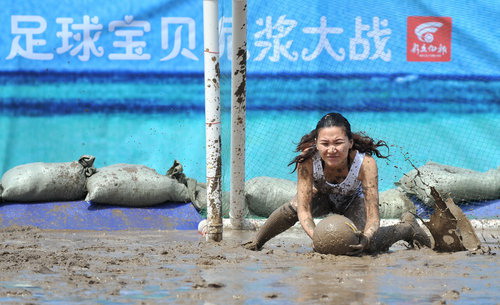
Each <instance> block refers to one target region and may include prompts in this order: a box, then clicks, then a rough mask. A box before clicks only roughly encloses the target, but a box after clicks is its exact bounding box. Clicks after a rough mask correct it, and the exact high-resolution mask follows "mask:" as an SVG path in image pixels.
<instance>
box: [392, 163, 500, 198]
mask: <svg viewBox="0 0 500 305" xmlns="http://www.w3.org/2000/svg"><path fill="white" fill-rule="evenodd" d="M396 185H398V186H400V187H401V188H402V189H403V190H404V191H405V192H406V193H408V194H410V195H415V196H416V197H417V198H418V199H419V200H420V201H422V202H423V203H424V204H425V205H427V206H429V207H433V206H434V198H433V197H432V195H431V190H430V188H431V187H434V188H436V190H437V191H438V192H439V193H440V194H442V195H443V196H449V197H451V198H452V199H453V201H454V202H455V203H457V204H461V203H462V204H463V203H464V202H470V201H481V200H492V199H498V198H500V169H491V170H489V171H487V172H478V171H473V170H469V169H464V168H459V167H454V166H449V165H443V164H439V163H435V162H428V163H427V164H425V165H423V166H421V167H419V168H418V169H414V170H412V171H410V172H408V173H407V174H405V175H404V176H403V177H402V178H401V179H400V180H399V181H398V182H397V183H396Z"/></svg>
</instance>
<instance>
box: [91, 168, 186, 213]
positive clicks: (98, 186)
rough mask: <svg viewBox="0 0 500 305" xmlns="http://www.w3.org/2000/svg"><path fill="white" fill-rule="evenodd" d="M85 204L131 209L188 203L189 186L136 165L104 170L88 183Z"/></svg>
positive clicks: (100, 169) (100, 170) (98, 171)
mask: <svg viewBox="0 0 500 305" xmlns="http://www.w3.org/2000/svg"><path fill="white" fill-rule="evenodd" d="M87 190H88V194H87V197H86V198H85V200H86V201H90V202H92V203H101V204H110V205H121V206H131V207H143V206H152V205H155V204H160V203H164V202H189V194H188V190H187V187H186V185H184V184H182V183H180V182H178V181H177V180H175V179H172V178H170V177H167V176H164V175H160V174H158V173H157V172H156V171H155V170H154V169H152V168H149V167H147V166H144V165H136V164H114V165H110V166H107V167H102V168H99V169H98V170H97V172H96V173H95V174H94V175H93V176H92V177H90V178H89V179H88V180H87Z"/></svg>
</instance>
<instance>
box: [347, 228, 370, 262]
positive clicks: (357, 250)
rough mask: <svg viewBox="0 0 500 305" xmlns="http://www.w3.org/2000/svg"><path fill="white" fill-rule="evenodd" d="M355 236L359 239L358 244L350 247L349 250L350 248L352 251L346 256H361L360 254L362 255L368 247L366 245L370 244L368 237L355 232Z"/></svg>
mask: <svg viewBox="0 0 500 305" xmlns="http://www.w3.org/2000/svg"><path fill="white" fill-rule="evenodd" d="M356 235H358V237H359V243H358V244H357V245H350V246H349V248H351V249H352V251H350V252H348V253H346V254H347V255H351V256H358V255H361V253H363V251H364V250H365V249H366V248H367V247H368V244H369V243H370V239H369V238H368V236H366V235H365V234H363V233H362V232H356Z"/></svg>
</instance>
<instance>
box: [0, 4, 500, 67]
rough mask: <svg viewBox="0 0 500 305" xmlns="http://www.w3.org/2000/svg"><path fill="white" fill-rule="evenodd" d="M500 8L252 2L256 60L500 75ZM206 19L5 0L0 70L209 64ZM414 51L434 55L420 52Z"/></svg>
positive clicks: (224, 34) (168, 8) (139, 8)
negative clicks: (499, 19) (205, 61)
mask: <svg viewBox="0 0 500 305" xmlns="http://www.w3.org/2000/svg"><path fill="white" fill-rule="evenodd" d="M220 6H221V12H220V16H219V17H220V18H219V19H220V22H219V24H220V30H219V32H220V52H221V54H220V56H221V57H224V56H225V57H229V58H228V59H230V54H229V52H228V49H229V48H230V44H231V8H230V1H228V0H224V1H221V2H220ZM499 8H500V5H499V2H498V1H475V2H470V1H458V2H454V3H453V4H451V3H450V2H449V1H444V0H439V1H419V2H418V3H414V2H404V1H382V0H377V1H356V2H352V1H335V3H332V2H327V1H316V2H312V3H307V4H302V3H300V4H299V3H297V2H296V1H277V2H266V3H259V2H255V1H249V8H248V61H249V65H248V69H249V72H250V73H254V72H255V73H264V74H268V73H272V74H276V73H283V72H292V73H334V74H346V73H347V74H349V73H380V72H382V73H393V74H394V73H404V74H439V75H469V76H470V75H483V76H498V75H499V71H500V47H499V45H498V35H499V32H498V31H499V30H498V28H497V27H495V26H494V25H496V24H497V23H498V22H497V20H496V19H497V16H499V15H500V9H499ZM485 12H490V13H488V14H486V13H485ZM414 17H427V18H428V20H423V21H421V22H419V21H418V20H414V19H412V18H414ZM202 19H203V7H202V1H201V0H186V1H161V0H143V1H121V2H120V3H119V4H117V2H114V1H98V0H87V1H61V0H45V1H43V5H41V4H40V2H39V1H4V5H3V8H2V11H1V12H0V20H2V24H3V26H2V30H1V31H0V62H1V67H2V68H1V69H2V70H3V71H46V70H51V71H135V72H155V73H156V72H159V73H169V72H173V73H201V72H202V71H203V20H202ZM419 26H420V28H418V27H419ZM424 36H425V38H426V39H427V41H425V40H424ZM416 53H418V54H420V55H423V54H424V55H426V56H427V55H428V56H427V57H423V60H418V59H417V61H416V60H415V58H412V56H413V57H414V55H415V54H416ZM421 59H422V58H421Z"/></svg>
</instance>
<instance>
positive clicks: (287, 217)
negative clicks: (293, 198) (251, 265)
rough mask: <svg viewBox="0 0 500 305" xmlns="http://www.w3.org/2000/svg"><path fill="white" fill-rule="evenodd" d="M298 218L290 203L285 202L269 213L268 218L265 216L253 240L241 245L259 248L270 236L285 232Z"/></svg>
mask: <svg viewBox="0 0 500 305" xmlns="http://www.w3.org/2000/svg"><path fill="white" fill-rule="evenodd" d="M298 220H299V218H298V216H297V212H296V211H295V209H294V208H293V207H292V205H291V203H285V204H284V205H282V206H281V207H279V208H278V209H276V210H275V211H274V212H273V213H272V214H271V215H269V218H267V220H266V222H265V223H264V225H263V226H262V227H261V228H260V229H259V231H258V232H257V234H256V235H255V237H254V238H253V240H252V241H249V242H247V243H244V244H243V246H244V247H245V248H247V249H249V250H254V251H255V250H260V249H261V248H262V246H264V244H265V243H266V242H268V241H269V240H270V239H271V238H273V237H275V236H276V235H278V234H280V233H283V232H285V231H286V230H288V229H289V228H291V227H292V226H293V225H294V224H295V223H296V222H297V221H298Z"/></svg>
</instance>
